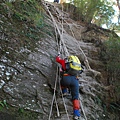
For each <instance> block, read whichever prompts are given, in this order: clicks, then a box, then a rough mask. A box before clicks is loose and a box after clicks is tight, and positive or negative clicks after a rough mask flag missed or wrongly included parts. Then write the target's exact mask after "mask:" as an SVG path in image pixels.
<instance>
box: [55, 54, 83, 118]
mask: <svg viewBox="0 0 120 120" xmlns="http://www.w3.org/2000/svg"><path fill="white" fill-rule="evenodd" d="M74 61H75V62H74ZM56 62H58V63H60V64H61V66H62V71H63V74H62V79H61V82H60V83H61V88H62V94H65V93H66V92H67V88H70V91H71V96H72V103H73V119H74V120H79V119H80V116H81V114H80V101H79V81H78V74H81V73H82V72H83V70H82V67H81V64H80V61H79V59H78V57H77V56H73V55H71V56H69V57H68V58H65V59H61V58H60V54H58V56H57V57H56ZM75 67H76V68H75ZM71 68H72V69H71ZM74 69H76V70H74Z"/></svg>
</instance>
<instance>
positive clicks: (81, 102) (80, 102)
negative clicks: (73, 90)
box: [79, 94, 87, 120]
mask: <svg viewBox="0 0 120 120" xmlns="http://www.w3.org/2000/svg"><path fill="white" fill-rule="evenodd" d="M79 99H80V105H81V109H82V111H83V115H84V117H85V120H87V117H86V114H85V111H84V108H83V105H82V100H81V97H80V94H79Z"/></svg>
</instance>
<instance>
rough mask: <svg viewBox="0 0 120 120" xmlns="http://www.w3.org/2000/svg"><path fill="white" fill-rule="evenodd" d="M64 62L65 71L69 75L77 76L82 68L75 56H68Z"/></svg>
mask: <svg viewBox="0 0 120 120" xmlns="http://www.w3.org/2000/svg"><path fill="white" fill-rule="evenodd" d="M67 59H68V62H67V63H66V72H67V73H68V74H70V75H74V76H78V74H80V71H81V70H82V67H81V62H80V60H79V58H78V57H77V56H73V55H71V56H69V57H68V58H67Z"/></svg>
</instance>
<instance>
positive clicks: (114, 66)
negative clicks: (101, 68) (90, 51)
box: [102, 36, 120, 101]
mask: <svg viewBox="0 0 120 120" xmlns="http://www.w3.org/2000/svg"><path fill="white" fill-rule="evenodd" d="M102 57H103V58H104V61H105V63H106V70H107V72H108V80H109V84H110V85H113V86H114V92H115V95H114V96H115V97H114V98H113V99H114V101H119V99H120V98H119V95H120V87H119V86H120V82H119V77H120V37H117V38H114V37H113V36H111V37H110V39H109V40H108V41H106V42H105V43H104V51H103V52H102Z"/></svg>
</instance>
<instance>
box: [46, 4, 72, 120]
mask: <svg viewBox="0 0 120 120" xmlns="http://www.w3.org/2000/svg"><path fill="white" fill-rule="evenodd" d="M44 6H45V7H46V9H47V11H48V13H49V15H50V16H51V18H52V21H53V24H54V27H55V28H56V29H55V30H57V31H58V33H59V35H60V44H59V43H58V41H57V45H60V48H59V49H58V52H60V51H62V45H63V46H64V47H63V48H65V47H66V46H65V44H64V41H63V40H62V34H61V32H60V30H59V28H58V26H57V24H56V22H55V19H54V17H53V15H52V14H51V12H50V11H49V8H48V6H47V5H46V4H45V3H44ZM62 33H63V28H62ZM64 51H65V52H66V53H67V54H68V51H67V49H64ZM56 71H57V72H56V80H55V86H54V94H53V99H52V103H51V108H50V113H49V120H50V118H51V115H52V109H53V103H54V100H55V103H56V108H57V115H58V117H59V116H60V113H59V109H58V105H57V101H56V96H55V93H56V86H57V80H58V79H59V83H60V73H58V72H60V71H59V67H57V70H56ZM60 92H61V93H62V90H61V89H60ZM62 100H63V103H64V107H65V111H66V114H67V118H68V120H70V119H69V115H68V112H67V107H66V104H65V100H64V98H63V95H62Z"/></svg>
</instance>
